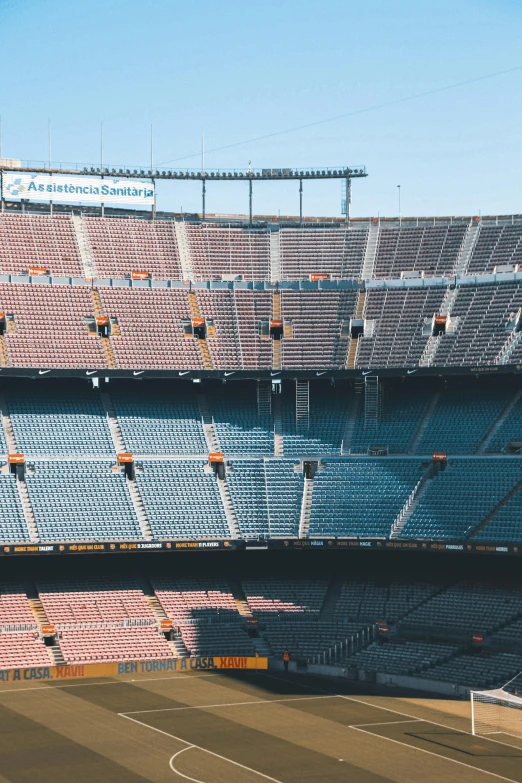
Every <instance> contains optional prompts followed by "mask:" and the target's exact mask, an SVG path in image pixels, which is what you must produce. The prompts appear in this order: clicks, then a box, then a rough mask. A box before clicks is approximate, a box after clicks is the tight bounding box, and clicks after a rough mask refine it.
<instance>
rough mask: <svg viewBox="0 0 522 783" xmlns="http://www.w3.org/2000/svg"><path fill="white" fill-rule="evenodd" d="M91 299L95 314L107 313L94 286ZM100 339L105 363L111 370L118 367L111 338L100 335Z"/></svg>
mask: <svg viewBox="0 0 522 783" xmlns="http://www.w3.org/2000/svg"><path fill="white" fill-rule="evenodd" d="M91 301H92V306H93V308H94V313H95V315H97V316H103V315H105V313H104V312H103V307H102V303H101V299H100V294H99V293H98V291H96V290H95V289H94V288H91ZM98 339H99V341H100V347H101V349H102V351H103V356H104V358H105V364H106V365H107V367H108V368H109V369H110V370H114V369H116V367H117V362H116V357H115V355H114V351H113V350H112V345H111V338H110V337H98Z"/></svg>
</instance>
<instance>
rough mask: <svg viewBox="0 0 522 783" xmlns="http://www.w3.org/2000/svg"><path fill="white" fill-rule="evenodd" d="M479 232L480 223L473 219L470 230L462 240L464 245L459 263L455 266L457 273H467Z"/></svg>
mask: <svg viewBox="0 0 522 783" xmlns="http://www.w3.org/2000/svg"><path fill="white" fill-rule="evenodd" d="M479 232H480V223H476V222H475V221H473V222H472V223H470V224H469V226H468V230H467V232H466V234H465V236H464V241H463V242H462V247H461V249H460V253H459V257H458V259H457V265H456V267H455V274H456V275H464V274H466V270H467V268H468V266H469V262H470V260H471V256H472V254H473V249H474V247H475V245H476V242H477V239H478V235H479Z"/></svg>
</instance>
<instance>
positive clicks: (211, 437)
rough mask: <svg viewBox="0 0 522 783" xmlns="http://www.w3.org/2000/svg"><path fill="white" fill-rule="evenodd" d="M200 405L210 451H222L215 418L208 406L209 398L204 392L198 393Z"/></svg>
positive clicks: (204, 431) (204, 432)
mask: <svg viewBox="0 0 522 783" xmlns="http://www.w3.org/2000/svg"><path fill="white" fill-rule="evenodd" d="M197 399H198V406H199V412H200V414H201V423H202V425H203V434H204V436H205V440H206V442H207V448H208V450H209V452H210V451H220V450H221V449H220V446H219V440H218V436H217V432H216V428H215V427H214V420H213V418H212V415H211V413H210V409H209V407H208V403H207V398H206V397H205V395H204V394H198V398H197Z"/></svg>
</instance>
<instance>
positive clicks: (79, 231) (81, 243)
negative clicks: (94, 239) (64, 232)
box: [72, 215, 96, 280]
mask: <svg viewBox="0 0 522 783" xmlns="http://www.w3.org/2000/svg"><path fill="white" fill-rule="evenodd" d="M72 224H73V228H74V233H75V234H76V244H77V245H78V250H79V251H80V258H81V259H82V265H83V274H84V276H85V279H86V280H92V279H93V278H94V277H96V272H95V269H94V258H93V254H92V247H91V243H90V241H89V236H88V234H87V230H86V228H85V223H84V222H83V219H82V218H81V217H80V216H79V215H73V218H72Z"/></svg>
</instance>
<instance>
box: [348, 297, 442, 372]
mask: <svg viewBox="0 0 522 783" xmlns="http://www.w3.org/2000/svg"><path fill="white" fill-rule="evenodd" d="M444 294H445V289H443V288H419V289H415V288H414V289H398V290H397V289H392V290H389V289H388V290H381V289H378V290H375V289H371V290H370V291H368V292H367V293H366V304H365V314H364V315H365V318H366V319H367V320H369V321H375V331H374V334H373V335H372V336H371V337H363V338H360V339H359V346H358V351H357V361H356V366H357V367H362V368H365V367H415V366H416V365H418V363H419V361H420V359H421V356H422V354H423V352H424V349H425V348H426V344H427V342H428V339H429V335H426V334H424V326H425V322H431V319H432V318H433V316H434V315H436V314H437V313H438V312H439V311H440V308H441V304H442V300H443V297H444Z"/></svg>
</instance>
